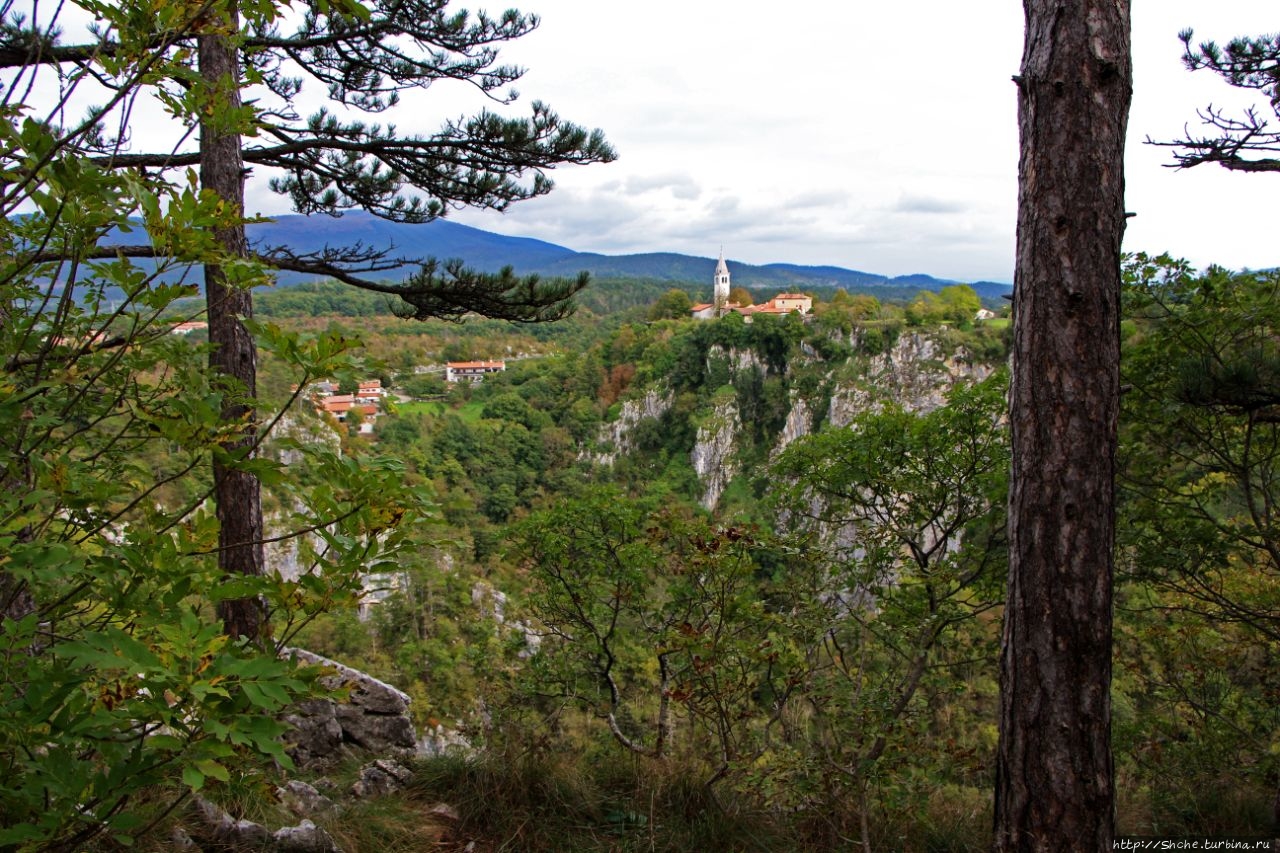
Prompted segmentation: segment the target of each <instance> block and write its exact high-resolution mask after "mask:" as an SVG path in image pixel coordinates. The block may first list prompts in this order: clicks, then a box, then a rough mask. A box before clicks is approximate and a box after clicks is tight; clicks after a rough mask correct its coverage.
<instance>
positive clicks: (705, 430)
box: [690, 400, 742, 509]
mask: <svg viewBox="0 0 1280 853" xmlns="http://www.w3.org/2000/svg"><path fill="white" fill-rule="evenodd" d="M741 428H742V423H741V420H740V418H739V417H738V407H737V405H736V404H735V403H734V402H733V400H725V401H721V402H719V403H717V404H716V407H715V409H713V410H712V413H711V417H709V418H708V419H707V420H706V422H704V423H703V424H702V426H700V427H698V439H697V441H696V442H695V443H694V445H693V452H692V453H691V454H690V461H692V463H693V470H694V471H695V472H696V473H697V475H698V480H699V481H700V482H701V483H702V486H703V489H704V492H703V495H702V505H703V506H704V507H706V508H707V509H715V507H716V505H717V504H718V503H720V496H721V495H723V494H724V490H725V489H726V488H727V487H728V485H729V481H730V480H732V479H733V478H734V475H736V474H737V473H738V465H737V461H736V459H735V458H734V442H736V441H737V438H738V433H739V432H740V431H741Z"/></svg>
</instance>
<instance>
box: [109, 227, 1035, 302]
mask: <svg viewBox="0 0 1280 853" xmlns="http://www.w3.org/2000/svg"><path fill="white" fill-rule="evenodd" d="M135 233H136V232H135ZM121 236H124V235H121ZM248 236H249V240H250V242H251V243H253V244H254V245H255V246H256V247H258V248H260V249H267V248H270V247H273V246H288V247H289V248H291V249H292V250H294V251H295V252H300V253H301V252H311V251H316V250H319V249H323V248H325V247H326V246H328V247H332V248H345V247H351V246H355V245H357V244H359V245H361V246H363V247H365V248H375V249H386V250H387V253H388V256H389V257H394V258H406V259H412V260H415V261H416V260H419V259H425V258H429V257H434V258H437V259H439V260H446V259H451V258H461V259H462V260H463V261H464V262H465V263H466V265H467V266H469V267H472V268H473V269H476V270H480V271H482V272H497V271H498V270H500V269H502V268H503V267H506V266H510V267H512V268H513V269H514V270H515V272H516V273H517V274H520V275H531V274H537V275H542V276H548V277H554V276H576V275H577V274H578V273H580V272H584V271H585V272H588V273H590V274H591V276H592V278H593V279H596V280H597V281H603V280H608V279H611V278H639V279H656V280H660V281H671V282H673V283H677V282H679V283H700V282H710V280H711V277H712V274H713V272H714V270H715V264H716V260H715V259H714V258H709V257H706V258H704V257H695V256H692V255H682V254H677V253H674V252H650V253H642V254H631V255H602V254H597V253H594V252H576V251H574V250H572V249H568V248H566V247H564V246H558V245H556V244H554V243H548V242H545V241H543V240H535V239H532V238H529V237H508V236H504V235H501V234H495V233H493V232H490V231H484V230H482V229H480V228H473V227H471V226H469V225H461V224H459V223H456V222H449V221H447V220H441V219H437V220H435V221H432V222H428V223H423V224H419V225H407V224H404V223H398V222H388V221H386V220H384V219H379V218H378V217H375V216H372V215H370V214H367V213H361V212H352V213H347V214H345V215H343V216H340V217H331V216H299V215H284V216H276V217H273V218H272V219H271V220H270V221H266V222H260V223H255V224H253V225H250V226H249V228H248ZM135 241H136V237H130V238H128V239H127V242H135ZM113 242H114V241H113ZM122 242H125V241H123V240H122ZM727 260H728V262H729V264H730V271H731V272H732V274H733V283H734V285H740V286H743V287H747V288H751V289H761V290H765V289H770V288H773V289H785V290H802V289H804V288H806V287H850V288H858V289H860V290H861V289H866V288H876V287H886V288H898V289H904V288H909V289H912V290H938V289H940V288H942V287H945V286H947V285H949V284H955V283H957V281H958V280H957V279H940V278H935V277H933V276H930V275H924V274H915V275H906V276H897V277H890V276H884V275H878V274H876V273H868V272H862V271H859V270H850V269H845V268H842V267H835V266H803V265H799V264H787V263H774V264H765V265H753V264H746V263H741V262H738V261H733V260H732V259H727ZM414 269H416V267H415V266H413V265H407V266H404V267H401V268H399V269H396V270H392V271H389V272H380V273H377V274H376V277H377V278H379V279H382V280H389V281H397V280H400V279H403V278H405V277H406V276H408V275H409V274H411V273H412V272H413V271H414ZM313 278H314V276H309V275H303V274H299V273H281V274H280V275H279V276H278V279H279V282H280V283H281V284H283V285H289V284H297V283H299V282H303V281H310V280H312V279H313ZM966 283H968V284H970V285H971V286H972V287H973V288H974V290H976V291H977V292H978V294H979V295H980V296H983V297H988V298H994V297H998V296H1001V295H1004V294H1007V293H1009V292H1010V291H1011V289H1012V286H1011V285H1009V284H1005V283H1000V282H989V281H979V282H966Z"/></svg>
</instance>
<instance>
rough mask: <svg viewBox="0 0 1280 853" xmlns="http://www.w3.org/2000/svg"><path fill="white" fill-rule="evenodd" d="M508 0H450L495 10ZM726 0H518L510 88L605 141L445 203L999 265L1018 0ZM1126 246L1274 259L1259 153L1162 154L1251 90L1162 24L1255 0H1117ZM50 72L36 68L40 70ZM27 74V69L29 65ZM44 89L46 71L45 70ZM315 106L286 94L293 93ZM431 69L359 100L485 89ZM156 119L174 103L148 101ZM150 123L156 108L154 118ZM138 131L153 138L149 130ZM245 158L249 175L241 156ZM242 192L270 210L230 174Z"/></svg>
mask: <svg viewBox="0 0 1280 853" xmlns="http://www.w3.org/2000/svg"><path fill="white" fill-rule="evenodd" d="M513 2H517V0H502V2H495V0H455V5H457V6H466V7H470V8H477V7H480V8H485V7H486V6H489V5H491V6H492V10H493V11H498V10H500V9H502V8H505V7H506V6H507V5H509V3H513ZM751 5H753V4H746V3H742V2H740V0H644V2H631V1H630V0H523V4H522V8H523V9H524V10H525V11H528V12H534V13H537V14H538V15H540V17H541V19H542V25H541V27H540V28H539V29H538V30H537V31H535V32H533V33H532V34H530V35H528V36H526V37H525V38H522V39H520V40H518V41H516V42H514V43H511V44H509V45H507V46H506V47H505V51H504V54H503V58H504V59H505V61H507V62H511V63H515V64H518V65H522V66H524V67H526V68H527V69H528V70H527V73H526V75H525V77H524V79H523V80H522V81H521V82H520V84H519V89H520V92H521V98H520V100H519V101H517V102H516V104H514V105H513V106H511V107H508V108H502V109H503V110H504V111H509V112H511V113H513V114H525V115H527V114H528V107H529V104H530V102H531V101H533V100H535V99H538V100H542V101H545V102H547V103H549V104H550V105H551V106H552V107H553V108H554V109H555V110H556V111H558V112H559V113H560V114H561V115H562V116H564V117H565V118H567V119H570V120H572V121H575V122H577V123H579V124H583V125H587V126H588V127H599V128H601V129H603V130H604V131H605V133H606V135H607V136H608V138H609V140H610V141H611V142H612V143H613V144H614V146H615V147H616V148H617V150H618V153H619V159H618V161H617V162H615V163H610V164H604V165H593V166H587V167H574V168H566V169H560V170H557V171H556V172H555V173H554V177H555V179H556V183H557V188H556V190H555V191H554V192H553V193H552V194H551V195H549V196H547V197H545V198H540V199H535V200H532V201H528V202H524V203H523V204H520V205H516V206H514V207H513V208H511V209H510V210H509V211H508V212H507V213H505V214H496V213H487V212H476V211H458V212H454V213H452V214H451V217H452V218H453V219H454V220H455V221H458V222H464V223H467V224H471V225H475V226H478V227H481V228H485V229H488V230H491V231H497V232H500V233H504V234H511V235H517V236H527V237H536V238H539V239H543V240H548V241H551V242H554V243H559V244H561V245H564V246H567V247H569V248H571V249H576V250H578V251H594V252H602V253H606V254H622V253H632V252H660V251H674V252H683V253H687V254H693V255H700V256H710V257H715V256H716V254H717V253H718V252H719V251H720V250H721V248H722V247H723V251H724V253H725V256H726V257H727V258H729V259H730V260H731V261H732V260H738V261H744V262H749V263H770V262H790V263H800V264H831V265H836V266H843V267H848V268H852V269H860V270H865V271H868V272H874V273H882V274H887V275H904V274H909V273H916V272H923V273H929V274H931V275H935V276H938V277H943V278H953V279H960V280H978V279H989V280H995V281H1011V280H1012V277H1013V251H1014V224H1015V215H1016V203H1017V159H1018V151H1017V146H1018V133H1017V115H1016V106H1017V105H1016V100H1015V90H1014V86H1013V83H1012V82H1011V79H1010V78H1011V77H1012V76H1013V75H1014V74H1016V73H1017V72H1018V67H1019V65H1020V62H1021V54H1022V27H1023V12H1022V4H1021V3H1020V2H1018V0H971V2H958V0H899V2H888V3H885V2H867V0H842V2H835V0H819V2H804V3H799V4H797V5H796V6H794V7H790V6H787V5H786V4H783V5H781V6H779V5H777V4H774V5H772V6H769V7H767V8H768V10H769V14H767V15H766V14H759V13H752V12H750V11H748V10H749V8H750V6H751ZM1132 5H1133V49H1134V65H1135V72H1134V77H1135V81H1134V101H1133V109H1132V112H1131V114H1130V118H1129V128H1130V137H1129V145H1128V154H1127V159H1128V163H1127V168H1126V180H1127V188H1128V192H1127V196H1128V197H1127V200H1126V207H1127V209H1128V210H1129V211H1132V212H1133V213H1135V214H1136V216H1135V217H1134V218H1132V219H1130V220H1129V228H1128V232H1127V235H1126V241H1125V242H1126V248H1127V249H1129V250H1131V251H1148V252H1163V251H1168V252H1169V253H1171V254H1173V255H1175V256H1177V257H1183V258H1186V259H1188V260H1190V261H1191V262H1193V263H1194V264H1196V265H1197V266H1201V267H1203V266H1205V265H1207V264H1210V263H1217V264H1221V265H1224V266H1228V267H1232V268H1237V269H1238V268H1246V267H1249V268H1260V267H1271V266H1278V265H1280V239H1277V237H1276V229H1275V226H1274V224H1273V223H1274V208H1275V201H1274V200H1275V198H1276V197H1277V195H1278V194H1280V175H1278V174H1257V175H1247V174H1232V173H1229V172H1227V171H1225V170H1223V169H1220V168H1216V167H1211V166H1201V167H1199V168H1196V169H1192V170H1187V171H1177V170H1174V169H1170V168H1167V167H1166V166H1165V164H1166V163H1168V162H1169V154H1168V151H1167V150H1165V149H1160V148H1156V147H1153V146H1150V145H1145V144H1143V140H1144V139H1146V138H1147V137H1148V136H1150V137H1152V138H1155V139H1165V140H1167V139H1171V138H1175V137H1177V136H1178V135H1179V134H1180V133H1181V132H1182V129H1183V127H1184V125H1185V124H1187V123H1191V124H1192V125H1193V126H1194V124H1195V123H1196V122H1197V119H1196V109H1197V108H1202V107H1204V106H1206V105H1208V104H1210V103H1212V104H1214V105H1215V106H1219V107H1233V106H1234V107H1240V106H1243V105H1245V104H1248V103H1251V101H1250V99H1249V98H1248V96H1247V93H1242V92H1238V91H1236V90H1233V89H1231V88H1230V87H1228V86H1226V85H1225V84H1221V83H1219V82H1218V80H1217V78H1215V77H1213V76H1209V75H1207V74H1206V73H1205V72H1200V73H1198V74H1194V75H1193V74H1190V73H1188V72H1187V71H1185V70H1184V69H1183V67H1182V64H1181V61H1180V58H1181V52H1182V51H1181V48H1182V45H1181V43H1180V42H1179V41H1178V38H1177V34H1178V32H1179V31H1180V30H1182V29H1184V28H1186V27H1192V28H1194V29H1195V30H1196V34H1197V39H1198V40H1199V39H1207V38H1212V39H1216V40H1218V41H1226V40H1227V39H1230V38H1231V37H1233V36H1236V35H1242V34H1261V33H1265V32H1272V31H1274V30H1275V29H1276V28H1277V27H1280V18H1278V17H1277V15H1276V4H1275V3H1273V2H1259V0H1218V2H1216V3H1205V2H1203V0H1132ZM47 77H48V76H47V75H46V78H47ZM46 82H49V79H46ZM50 91H51V92H56V87H52V86H51V87H50ZM318 103H319V102H318V101H317V102H316V103H315V104H300V105H299V106H300V108H301V109H302V110H303V111H304V112H310V108H311V107H312V106H314V105H318ZM486 103H487V102H486V101H485V100H484V98H483V97H482V96H480V95H479V94H478V93H477V92H476V91H475V90H474V89H472V88H470V87H468V86H465V85H462V84H456V85H453V86H452V87H450V86H448V85H445V84H440V85H437V86H436V87H433V88H432V89H430V90H429V91H426V92H420V93H414V94H412V95H411V96H409V97H407V98H406V99H405V102H404V104H402V105H401V107H399V108H398V109H397V110H396V111H395V112H394V114H392V115H389V116H380V117H379V118H380V119H383V120H387V121H390V122H391V123H394V124H396V125H397V126H398V127H399V128H400V129H401V130H402V131H404V132H414V133H424V134H425V133H430V132H432V131H434V130H435V129H437V128H438V127H439V126H440V124H441V122H442V121H444V120H445V119H450V118H458V117H459V116H461V115H463V114H470V113H474V112H475V111H477V110H479V109H480V108H481V107H483V106H485V105H486ZM170 124H172V123H170ZM162 126H163V125H162V124H160V123H157V125H156V128H157V130H158V129H159V128H160V127H162ZM146 144H147V145H148V146H151V145H154V144H155V139H152V138H151V137H150V136H148V137H147V139H146ZM258 177H259V178H261V177H262V176H261V175H259V176H258ZM249 191H250V196H249V205H250V211H251V212H255V213H258V212H261V213H266V214H272V213H285V212H288V206H287V202H286V201H285V200H284V199H281V198H280V197H278V196H274V195H272V194H271V193H270V192H269V191H268V190H267V189H266V182H265V180H255V181H252V182H251V183H250V188H249Z"/></svg>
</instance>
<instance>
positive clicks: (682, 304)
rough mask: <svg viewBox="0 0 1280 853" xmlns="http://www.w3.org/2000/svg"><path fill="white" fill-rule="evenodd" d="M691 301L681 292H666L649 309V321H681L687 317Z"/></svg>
mask: <svg viewBox="0 0 1280 853" xmlns="http://www.w3.org/2000/svg"><path fill="white" fill-rule="evenodd" d="M692 308H693V300H692V299H690V298H689V294H688V293H686V292H685V291H683V290H676V289H672V290H668V291H667V292H666V293H664V294H663V295H662V296H660V297H659V298H658V300H657V301H656V302H654V303H653V306H652V307H651V308H650V309H649V319H650V320H682V319H685V318H687V317H688V316H689V311H690V310H691V309H692Z"/></svg>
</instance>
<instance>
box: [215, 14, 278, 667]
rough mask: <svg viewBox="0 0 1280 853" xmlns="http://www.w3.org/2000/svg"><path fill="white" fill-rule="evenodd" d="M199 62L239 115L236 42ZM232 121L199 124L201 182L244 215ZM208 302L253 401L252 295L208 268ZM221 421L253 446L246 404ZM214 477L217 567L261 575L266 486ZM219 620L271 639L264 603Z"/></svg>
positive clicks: (229, 231)
mask: <svg viewBox="0 0 1280 853" xmlns="http://www.w3.org/2000/svg"><path fill="white" fill-rule="evenodd" d="M224 21H225V22H226V25H227V27H228V29H229V30H234V29H236V28H237V27H238V22H239V16H238V14H237V12H236V10H235V5H234V4H230V8H229V9H228V11H227V13H226V18H225V19H224ZM220 23H222V22H220ZM199 63H200V75H201V77H202V78H204V79H205V80H206V81H209V82H210V83H212V84H214V85H216V86H217V90H218V92H219V97H218V99H217V100H218V108H217V109H218V111H219V113H220V112H221V111H222V110H228V111H231V110H238V109H239V107H240V87H239V81H240V64H239V58H238V56H237V54H236V49H235V46H234V44H233V43H232V42H231V41H230V40H229V39H227V38H225V37H223V36H222V35H218V34H216V33H211V34H206V35H202V36H201V37H200V39H199ZM226 115H227V114H220V115H218V114H216V115H213V116H206V117H204V119H203V121H202V122H201V126H200V181H201V184H202V186H203V187H204V188H205V189H208V190H212V191H213V192H215V193H217V194H218V196H219V197H221V198H222V199H224V200H225V201H226V202H227V203H228V205H230V206H231V207H232V208H233V209H234V210H235V211H237V212H239V211H243V209H244V161H243V159H242V157H241V149H240V145H241V139H240V134H239V133H238V132H236V131H234V130H229V129H227V128H226V127H225V126H219V122H220V121H222V122H225V117H226ZM214 236H215V237H216V238H217V240H218V242H219V243H220V244H221V245H222V247H223V249H224V250H225V251H226V252H227V253H228V254H229V255H231V256H236V257H244V256H245V255H247V253H248V248H247V241H246V239H245V231H244V226H243V225H235V226H232V227H228V228H219V229H216V230H215V232H214ZM205 298H206V300H207V304H208V314H209V316H208V322H209V341H210V343H212V344H213V352H212V354H211V355H210V357H209V366H210V368H212V370H213V371H214V373H215V374H216V375H221V376H225V377H228V378H229V379H231V380H232V382H230V383H229V384H228V387H237V388H242V389H243V391H244V393H246V394H248V395H249V396H250V397H253V396H254V395H255V394H256V393H257V364H256V358H257V354H256V352H255V348H254V343H253V338H252V337H251V336H250V334H249V332H248V330H247V329H246V328H245V327H244V324H243V323H242V322H241V318H243V317H251V316H253V297H252V295H251V294H250V292H249V291H248V290H244V289H240V288H237V287H234V286H229V285H228V282H227V278H226V275H225V273H224V270H223V269H222V267H220V266H217V265H213V264H210V265H206V266H205ZM222 417H223V419H224V421H226V422H228V423H236V422H244V424H245V428H244V432H243V434H242V437H241V438H240V439H239V440H238V441H237V442H235V443H234V444H232V445H231V446H230V447H228V449H229V450H231V451H232V452H243V448H246V447H248V446H250V445H251V444H252V443H253V440H254V432H255V430H254V422H253V412H252V411H251V410H250V409H249V407H248V406H246V405H244V404H243V403H239V402H229V403H228V404H226V405H224V406H223V410H222ZM213 476H214V484H215V491H214V500H215V503H216V505H217V513H218V522H219V524H220V532H219V538H218V546H219V551H218V566H219V568H221V569H222V571H223V573H224V574H226V575H237V574H239V575H261V574H262V572H263V550H262V538H263V537H262V488H261V485H260V483H259V482H258V478H257V477H256V476H254V475H253V474H249V473H246V472H244V471H238V470H236V469H234V468H232V467H228V466H227V465H225V464H223V463H221V462H218V461H216V460H215V462H214V465H213ZM218 615H219V616H220V617H221V618H222V621H223V625H224V628H225V630H226V632H227V633H228V634H229V635H231V636H232V637H248V638H250V639H251V640H253V641H255V642H258V641H261V640H264V639H265V632H266V618H265V608H264V606H263V603H262V602H261V600H259V599H257V598H238V599H230V600H227V601H224V602H222V603H221V604H220V605H219V607H218Z"/></svg>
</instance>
